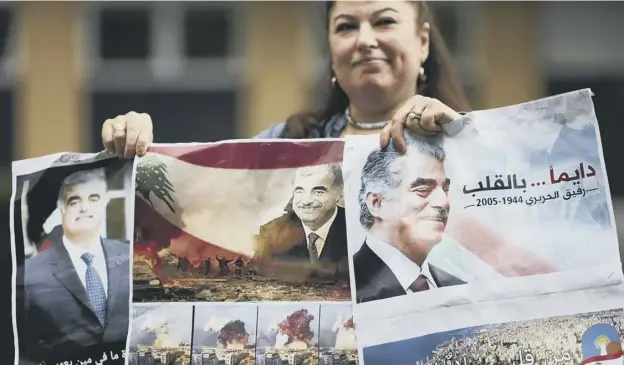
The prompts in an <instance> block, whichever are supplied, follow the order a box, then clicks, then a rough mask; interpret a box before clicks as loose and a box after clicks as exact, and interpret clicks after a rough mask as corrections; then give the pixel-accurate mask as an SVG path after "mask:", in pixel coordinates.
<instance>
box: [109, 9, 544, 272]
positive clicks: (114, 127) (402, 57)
mask: <svg viewBox="0 0 624 365" xmlns="http://www.w3.org/2000/svg"><path fill="white" fill-rule="evenodd" d="M327 10H328V27H329V39H328V40H329V50H330V54H331V62H330V64H331V72H332V78H331V79H332V90H331V93H330V96H329V98H328V100H327V103H326V105H325V108H324V109H323V110H321V111H320V112H310V113H301V114H295V115H293V116H290V117H289V118H288V119H287V120H286V122H284V123H279V124H275V125H273V126H271V127H270V128H268V129H267V130H265V131H263V132H262V133H260V134H259V135H258V136H257V138H328V137H329V138H334V137H343V136H346V135H356V134H379V136H380V146H381V148H386V147H387V146H388V145H389V144H390V141H392V143H393V144H394V146H395V147H396V149H397V150H398V151H399V152H400V153H403V152H404V151H405V141H404V138H403V133H404V130H405V129H407V130H408V131H409V132H412V133H416V134H421V135H435V134H436V133H438V132H440V131H441V128H440V124H443V123H448V122H451V121H453V120H455V119H457V118H458V117H459V116H460V113H459V112H458V110H468V108H469V106H468V101H467V98H466V96H465V95H464V93H463V91H462V89H461V86H460V82H459V79H458V77H457V75H456V72H455V70H454V69H453V68H452V66H451V61H450V56H449V52H448V50H447V47H446V45H445V44H444V40H443V39H442V37H441V35H440V33H439V31H438V30H437V28H436V27H435V24H434V23H433V19H432V16H431V13H430V11H429V9H428V7H427V5H426V4H425V3H424V2H422V1H378V2H362V1H335V2H328V3H327ZM152 140H153V133H152V121H151V119H150V117H149V115H147V114H138V113H135V112H130V113H128V114H126V115H121V116H118V117H116V118H114V119H109V120H106V121H105V122H104V125H103V127H102V141H103V143H104V146H105V147H106V149H107V150H109V151H111V152H113V153H116V154H117V155H119V156H120V157H126V158H131V157H133V156H134V155H135V154H138V155H139V156H141V155H143V154H144V153H145V152H146V150H147V147H148V146H149V144H150V143H151V142H152ZM454 222H455V224H454V225H453V227H451V226H450V224H449V227H448V228H447V233H448V234H449V235H451V236H454V237H455V238H456V239H457V240H458V241H460V242H461V244H462V245H463V246H464V247H465V248H467V249H468V250H469V251H471V252H473V253H475V254H476V255H477V256H479V258H480V259H481V260H483V261H485V262H487V263H488V264H489V265H491V266H492V267H495V268H496V269H497V271H498V272H500V273H501V274H503V275H506V276H517V275H527V274H531V273H532V274H535V273H538V272H548V271H551V270H552V268H551V267H550V266H549V265H547V264H545V263H543V262H541V261H540V260H538V259H536V258H534V257H531V256H530V255H528V254H526V253H523V252H518V250H516V249H515V248H513V247H512V246H510V245H506V244H502V242H504V241H505V239H504V237H501V236H500V235H494V234H492V232H491V231H489V230H488V229H486V228H483V227H479V225H478V224H477V222H472V221H470V219H465V218H464V217H461V216H460V215H457V216H456V218H455V219H454ZM468 227H470V228H469V229H468Z"/></svg>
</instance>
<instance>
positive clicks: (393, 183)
mask: <svg viewBox="0 0 624 365" xmlns="http://www.w3.org/2000/svg"><path fill="white" fill-rule="evenodd" d="M405 142H406V144H407V152H406V154H407V153H413V152H417V153H420V154H421V155H423V156H425V157H431V158H435V159H436V160H438V161H440V162H444V159H445V158H446V153H445V152H444V149H443V148H442V146H441V145H440V138H437V137H421V136H412V135H408V134H406V135H405ZM401 156H402V155H401V154H400V153H399V152H398V151H397V149H396V146H395V145H394V143H393V142H391V143H390V145H389V146H388V147H387V148H386V149H385V150H383V149H381V148H376V149H375V150H374V151H372V152H371V153H370V154H369V155H368V158H367V159H366V163H365V164H364V167H363V168H362V177H361V187H360V193H359V196H358V200H359V203H360V224H362V227H364V228H365V229H367V230H368V229H370V228H371V227H372V226H373V223H374V222H375V218H374V217H373V215H372V214H371V212H370V211H369V210H368V206H367V204H366V195H367V194H368V193H369V192H370V193H376V194H379V195H381V196H382V197H384V196H387V195H388V194H389V193H390V192H391V191H392V190H394V189H396V188H397V187H398V186H399V185H400V184H401V181H402V180H403V169H402V166H397V165H396V164H395V163H394V162H395V161H396V160H397V159H398V158H399V157H401Z"/></svg>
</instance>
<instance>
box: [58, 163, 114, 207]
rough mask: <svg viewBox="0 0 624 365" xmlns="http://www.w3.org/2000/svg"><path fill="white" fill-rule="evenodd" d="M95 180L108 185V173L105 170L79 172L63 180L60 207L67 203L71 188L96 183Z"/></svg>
mask: <svg viewBox="0 0 624 365" xmlns="http://www.w3.org/2000/svg"><path fill="white" fill-rule="evenodd" d="M94 180H99V181H103V182H104V183H107V180H106V171H105V170H104V168H97V169H92V170H82V171H77V172H74V173H73V174H71V175H69V176H67V177H66V178H65V179H64V180H63V183H62V184H61V189H60V190H59V195H58V203H59V206H62V205H63V204H64V203H65V193H66V191H67V189H68V188H69V187H71V186H75V185H79V184H84V183H87V182H90V181H94Z"/></svg>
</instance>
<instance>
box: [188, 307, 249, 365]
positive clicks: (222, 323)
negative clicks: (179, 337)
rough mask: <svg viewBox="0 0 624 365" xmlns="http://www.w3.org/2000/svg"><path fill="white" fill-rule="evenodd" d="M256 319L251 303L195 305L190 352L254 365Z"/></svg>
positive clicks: (221, 360)
mask: <svg viewBox="0 0 624 365" xmlns="http://www.w3.org/2000/svg"><path fill="white" fill-rule="evenodd" d="M256 318H257V307H256V306H253V305H240V304H232V305H228V306H222V305H218V304H216V305H211V304H202V305H196V306H195V324H194V325H193V354H195V355H197V356H201V357H202V358H203V359H208V360H210V359H215V360H216V361H218V362H220V363H221V362H224V363H226V364H241V365H254V364H255V360H256V356H255V353H256V346H255V342H256V334H255V328H256ZM208 363H210V361H208Z"/></svg>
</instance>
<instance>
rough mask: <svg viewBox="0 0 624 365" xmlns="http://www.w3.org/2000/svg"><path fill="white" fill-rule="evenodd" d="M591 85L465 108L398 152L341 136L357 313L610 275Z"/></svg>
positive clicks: (617, 270)
mask: <svg viewBox="0 0 624 365" xmlns="http://www.w3.org/2000/svg"><path fill="white" fill-rule="evenodd" d="M591 95H592V94H591V92H590V91H589V90H581V91H577V92H572V93H568V94H563V95H558V96H553V97H549V98H546V99H540V100H537V101H533V102H530V103H525V104H519V105H514V106H509V107H504V108H498V109H493V110H485V111H477V112H473V113H470V114H468V115H466V116H465V117H464V118H462V119H460V120H458V121H455V122H453V123H451V124H450V125H448V126H446V127H445V128H446V132H445V133H443V134H440V135H439V136H437V137H418V136H412V137H409V138H408V139H407V141H408V146H409V147H408V149H407V153H406V154H405V155H400V154H398V153H396V152H395V150H393V148H392V147H391V148H388V149H386V150H381V149H380V148H379V142H378V139H377V138H376V137H370V136H349V137H347V138H346V142H345V143H346V144H345V155H344V161H343V169H344V175H345V206H346V211H347V236H348V241H349V250H350V255H349V260H350V265H351V268H352V270H353V271H352V272H353V275H352V278H351V279H352V282H351V288H352V294H353V297H354V300H355V302H356V304H355V309H354V310H355V316H356V318H358V321H359V320H360V314H362V315H368V314H370V315H372V316H385V315H386V314H387V313H392V315H398V314H399V313H401V311H408V312H409V311H418V310H425V309H427V308H435V307H439V306H449V305H456V304H460V303H462V302H475V301H484V300H494V299H498V298H506V297H517V296H525V295H538V294H540V293H548V292H554V291H566V290H578V289H583V288H590V287H595V286H602V285H606V284H616V283H619V282H621V280H622V269H621V268H622V264H621V261H620V257H619V250H618V241H617V234H616V229H615V223H614V218H613V208H612V204H611V195H610V192H609V184H608V180H607V176H606V173H605V166H604V160H603V156H602V148H601V144H600V133H599V130H598V125H597V122H596V118H595V114H594V109H593V103H592V100H591ZM389 308H391V309H389Z"/></svg>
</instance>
